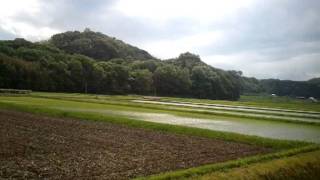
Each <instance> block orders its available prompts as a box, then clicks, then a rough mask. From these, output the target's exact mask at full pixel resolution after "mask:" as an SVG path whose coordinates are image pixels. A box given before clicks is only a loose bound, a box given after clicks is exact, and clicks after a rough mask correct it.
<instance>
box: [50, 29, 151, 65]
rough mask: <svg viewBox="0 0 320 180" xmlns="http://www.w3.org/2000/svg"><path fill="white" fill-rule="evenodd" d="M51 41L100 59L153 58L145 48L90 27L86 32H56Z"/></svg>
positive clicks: (64, 47) (58, 45) (62, 47)
mask: <svg viewBox="0 0 320 180" xmlns="http://www.w3.org/2000/svg"><path fill="white" fill-rule="evenodd" d="M49 42H50V43H52V44H53V45H55V46H56V47H58V48H60V49H62V50H64V51H66V52H68V53H77V54H83V55H86V56H89V57H91V58H94V59H99V60H110V59H112V58H125V59H142V60H146V59H153V57H152V56H151V55H150V54H149V53H148V52H146V51H144V50H141V49H139V48H137V47H134V46H131V45H129V44H126V43H124V42H122V41H120V40H117V39H115V38H112V37H109V36H107V35H104V34H102V33H96V32H93V31H90V30H89V29H86V30H85V31H84V32H79V31H73V32H72V31H68V32H65V33H61V34H56V35H54V36H52V38H51V39H50V41H49Z"/></svg>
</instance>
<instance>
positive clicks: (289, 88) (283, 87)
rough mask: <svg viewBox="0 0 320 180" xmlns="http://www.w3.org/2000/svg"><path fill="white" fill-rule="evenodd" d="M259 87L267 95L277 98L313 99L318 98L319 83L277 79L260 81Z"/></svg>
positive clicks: (315, 81)
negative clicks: (275, 95) (276, 96)
mask: <svg viewBox="0 0 320 180" xmlns="http://www.w3.org/2000/svg"><path fill="white" fill-rule="evenodd" d="M260 82H261V85H262V87H263V88H264V89H265V91H266V92H267V93H270V94H271V93H273V94H277V95H279V96H292V97H305V98H308V97H315V98H320V83H318V82H317V79H316V78H315V79H313V80H310V81H284V80H279V79H264V80H261V81H260Z"/></svg>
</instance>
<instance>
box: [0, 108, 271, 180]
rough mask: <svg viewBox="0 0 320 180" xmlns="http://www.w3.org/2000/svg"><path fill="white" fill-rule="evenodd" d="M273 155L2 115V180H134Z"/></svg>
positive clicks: (97, 125)
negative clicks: (223, 162)
mask: <svg viewBox="0 0 320 180" xmlns="http://www.w3.org/2000/svg"><path fill="white" fill-rule="evenodd" d="M270 151H271V150H270V149H265V148H262V147H257V146H252V145H247V144H241V143H235V142H227V141H222V140H216V139H208V138H201V137H194V136H186V135H176V134H171V133H163V132H157V131H151V130H145V129H139V128H130V127H126V126H121V125H114V124H109V123H106V122H96V121H85V120H77V119H66V118H52V117H46V116H40V115H33V114H29V113H22V112H14V111H6V110H0V179H2V178H14V179H129V178H133V177H138V176H147V175H151V174H156V173H160V172H165V171H170V170H177V169H184V168H190V167H195V166H200V165H204V164H209V163H216V162H222V161H226V160H231V159H236V158H240V157H244V156H249V155H255V154H259V153H267V152H270Z"/></svg>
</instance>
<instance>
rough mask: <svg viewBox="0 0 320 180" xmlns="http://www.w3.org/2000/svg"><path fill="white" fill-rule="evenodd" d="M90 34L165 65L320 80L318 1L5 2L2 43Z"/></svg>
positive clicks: (0, 18)
mask: <svg viewBox="0 0 320 180" xmlns="http://www.w3.org/2000/svg"><path fill="white" fill-rule="evenodd" d="M85 27H89V28H90V29H92V30H94V31H99V32H102V33H105V34H107V35H110V36H114V37H116V38H118V39H121V40H124V41H125V42H128V43H130V44H133V45H135V46H138V47H140V48H142V49H145V50H147V51H148V52H150V53H151V54H152V55H153V56H155V57H158V58H161V59H166V58H172V57H177V56H178V55H179V54H180V53H182V52H186V51H189V52H193V53H196V54H199V55H200V56H201V59H202V60H203V61H205V62H206V63H207V64H210V65H212V66H214V67H218V68H223V69H228V70H230V69H233V70H241V71H243V73H244V75H247V76H254V77H257V78H279V79H291V80H306V79H310V78H312V77H320V1H319V0H50V1H49V0H0V39H14V38H16V37H23V38H26V39H28V40H32V41H38V40H42V39H48V38H49V37H50V36H51V35H53V34H55V33H59V32H64V31H67V30H81V31H82V30H84V28H85Z"/></svg>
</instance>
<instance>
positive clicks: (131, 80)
mask: <svg viewBox="0 0 320 180" xmlns="http://www.w3.org/2000/svg"><path fill="white" fill-rule="evenodd" d="M239 78H240V76H238V75H235V74H233V73H232V72H227V71H223V70H220V69H216V68H213V67H211V66H209V65H207V64H205V63H204V62H202V61H201V59H200V57H199V56H198V55H194V54H192V53H189V52H187V53H183V54H181V55H180V56H179V57H177V58H174V59H169V60H158V59H155V58H154V57H152V56H151V55H149V54H148V53H147V52H146V51H144V50H141V49H138V48H136V47H133V46H131V45H128V44H126V43H124V42H122V41H120V40H116V39H115V38H111V37H108V36H106V35H103V34H101V33H96V32H92V31H90V30H85V31H84V32H78V31H75V32H66V33H61V34H57V35H54V36H53V37H52V38H51V39H50V40H48V41H43V42H36V43H32V42H28V41H26V40H24V39H15V40H13V41H0V88H17V89H31V90H36V91H59V92H87V93H102V94H128V93H134V94H149V95H164V96H183V97H197V98H210V99H230V100H236V99H238V98H239V95H240V84H239V82H238V80H239Z"/></svg>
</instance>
